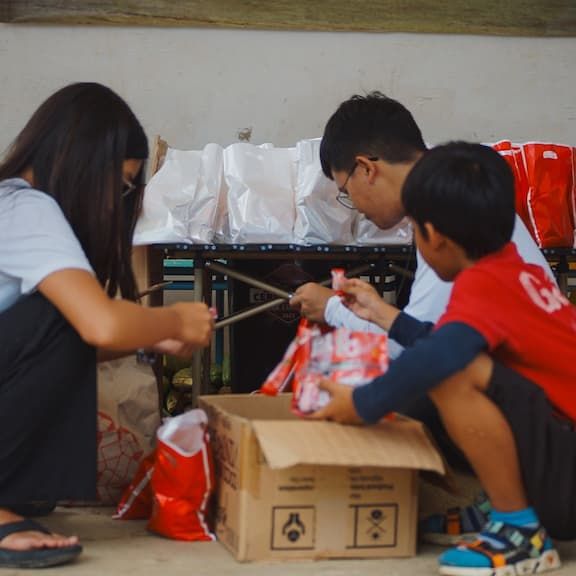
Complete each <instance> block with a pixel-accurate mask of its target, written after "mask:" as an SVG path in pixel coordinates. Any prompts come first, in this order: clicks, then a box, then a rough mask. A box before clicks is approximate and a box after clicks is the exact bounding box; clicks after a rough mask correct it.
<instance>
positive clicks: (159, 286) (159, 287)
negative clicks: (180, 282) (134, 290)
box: [138, 280, 172, 298]
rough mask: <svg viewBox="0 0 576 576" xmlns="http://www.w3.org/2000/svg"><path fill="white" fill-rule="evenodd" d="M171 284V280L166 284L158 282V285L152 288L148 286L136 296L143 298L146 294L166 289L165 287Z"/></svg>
mask: <svg viewBox="0 0 576 576" xmlns="http://www.w3.org/2000/svg"><path fill="white" fill-rule="evenodd" d="M170 284H172V280H169V281H167V282H160V283H159V284H154V286H150V288H148V289H146V290H144V292H140V294H138V298H144V296H148V294H152V293H153V292H157V291H158V290H162V289H163V288H166V286H170Z"/></svg>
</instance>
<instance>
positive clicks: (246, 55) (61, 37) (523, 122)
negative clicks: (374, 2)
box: [0, 25, 576, 150]
mask: <svg viewBox="0 0 576 576" xmlns="http://www.w3.org/2000/svg"><path fill="white" fill-rule="evenodd" d="M78 80H96V81H100V82H103V83H105V84H108V85H109V86H111V87H112V88H114V89H116V90H117V91H118V92H119V93H120V94H121V95H123V96H124V97H125V98H126V99H127V100H128V101H129V103H130V104H131V105H132V107H133V108H134V110H135V112H136V113H137V115H138V116H139V117H140V119H141V120H142V122H143V124H144V126H145V128H146V130H147V132H148V135H149V136H150V137H152V136H153V135H155V134H161V135H162V136H164V137H165V138H166V139H167V140H168V141H169V142H170V144H171V145H173V146H176V147H190V148H197V147H201V146H203V145H204V144H206V143H208V142H218V143H220V144H223V145H226V144H229V143H231V142H234V141H236V140H237V139H238V137H237V133H238V131H239V130H241V129H244V128H247V127H252V129H253V135H252V142H254V143H261V142H273V143H275V144H276V145H290V144H293V143H294V142H295V141H297V140H298V139H301V138H305V137H311V136H319V135H321V132H322V129H323V126H324V123H325V121H326V120H327V118H328V117H329V115H330V114H331V113H332V112H333V111H334V110H335V108H336V106H337V105H338V103H339V102H340V101H342V100H344V99H346V98H348V97H349V96H350V95H351V94H353V93H357V92H363V91H368V90H372V89H379V90H382V91H383V92H385V93H387V94H388V95H390V96H393V97H395V98H397V99H399V100H401V101H402V102H403V103H404V104H406V106H407V107H408V108H409V109H411V110H412V112H413V113H414V114H415V116H416V119H417V121H418V122H419V123H420V124H421V127H422V129H423V132H424V137H425V139H426V140H427V141H428V142H438V141H443V140H446V139H451V138H465V139H473V140H479V141H484V142H487V141H494V140H496V139H499V138H504V137H508V138H511V139H516V140H518V141H523V140H550V141H555V142H564V143H568V144H572V145H576V39H574V38H570V39H536V38H498V37H487V36H482V37H476V36H439V35H413V34H356V33H310V32H265V31H264V32H257V31H242V30H207V29H161V28H91V27H88V28H80V27H72V28H68V27H32V26H30V27H15V26H8V25H0V101H1V107H0V150H4V149H5V148H6V146H7V145H8V144H9V142H10V141H11V140H12V139H13V138H14V136H15V135H16V134H17V132H18V131H19V130H20V129H21V127H22V126H23V124H24V122H25V121H26V119H27V118H28V116H29V115H30V114H31V112H32V111H33V110H34V109H35V108H36V106H37V105H38V104H39V103H40V102H41V101H42V100H43V99H44V98H46V97H47V96H48V95H49V94H50V93H51V92H53V91H54V90H56V89H57V88H59V87H61V86H63V85H64V84H66V83H69V82H73V81H78Z"/></svg>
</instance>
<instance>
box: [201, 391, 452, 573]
mask: <svg viewBox="0 0 576 576" xmlns="http://www.w3.org/2000/svg"><path fill="white" fill-rule="evenodd" d="M200 406H201V407H202V408H203V409H204V410H206V412H207V413H208V417H209V422H210V424H209V425H210V428H211V434H212V441H213V447H214V456H215V462H216V475H217V476H216V477H217V511H216V534H217V536H218V539H219V540H220V542H222V544H224V546H226V547H227V548H228V549H229V550H230V552H232V554H233V555H234V556H235V557H236V559H237V560H239V561H241V562H243V561H252V560H287V559H302V558H376V557H392V556H393V557H401V556H412V555H414V554H415V552H416V527H417V504H418V502H417V494H418V489H417V488H418V487H417V480H418V470H431V471H435V472H438V473H444V465H443V462H442V458H441V456H440V455H439V454H438V452H437V451H436V450H435V449H434V447H433V445H432V443H431V442H430V440H429V438H428V436H427V435H426V432H425V430H424V429H423V427H422V425H421V424H419V423H417V422H414V421H412V420H407V419H398V420H396V421H394V422H383V423H382V424H380V425H378V426H374V427H360V426H341V425H338V424H334V423H331V422H313V421H306V420H301V419H298V418H296V417H295V416H294V415H293V414H292V413H291V411H290V397H289V396H288V395H284V396H279V397H275V398H272V397H267V396H257V395H256V396H241V395H230V396H203V397H201V398H200Z"/></svg>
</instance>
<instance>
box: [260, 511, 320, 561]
mask: <svg viewBox="0 0 576 576" xmlns="http://www.w3.org/2000/svg"><path fill="white" fill-rule="evenodd" d="M315 521H316V509H315V508H314V506H300V507H294V506H275V507H274V508H272V542H271V544H270V548H271V549H272V550H313V549H314V532H315Z"/></svg>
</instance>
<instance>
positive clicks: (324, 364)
mask: <svg viewBox="0 0 576 576" xmlns="http://www.w3.org/2000/svg"><path fill="white" fill-rule="evenodd" d="M387 343H388V340H387V337H386V335H385V334H374V333H370V332H352V331H350V330H347V329H346V328H337V329H335V330H334V329H330V328H323V327H321V326H319V325H317V324H309V323H308V322H307V321H306V320H302V321H301V322H300V325H299V326H298V331H297V334H296V338H295V339H294V340H293V341H292V343H291V344H290V346H289V347H288V350H287V351H286V354H285V355H284V358H283V359H282V360H281V362H280V364H278V366H277V367H276V368H275V369H274V370H273V371H272V372H271V373H270V375H269V376H268V378H267V379H266V381H265V382H264V384H263V385H262V387H261V389H260V390H261V392H262V393H264V394H268V395H276V394H278V393H279V392H282V391H284V390H286V389H287V388H288V385H289V384H290V383H291V384H292V392H293V400H292V408H293V410H294V411H295V412H296V413H297V414H300V415H304V414H309V413H311V412H315V411H316V410H318V409H319V408H321V407H322V406H325V405H326V404H327V403H328V401H329V395H328V393H326V392H324V391H322V390H320V389H319V388H318V384H319V382H320V380H322V379H323V378H327V379H330V380H334V381H336V382H339V383H340V384H347V385H349V386H359V385H361V384H367V383H368V382H370V381H371V380H373V379H374V378H376V377H377V376H380V375H381V374H383V373H384V372H386V370H387V369H388V346H387Z"/></svg>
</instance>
